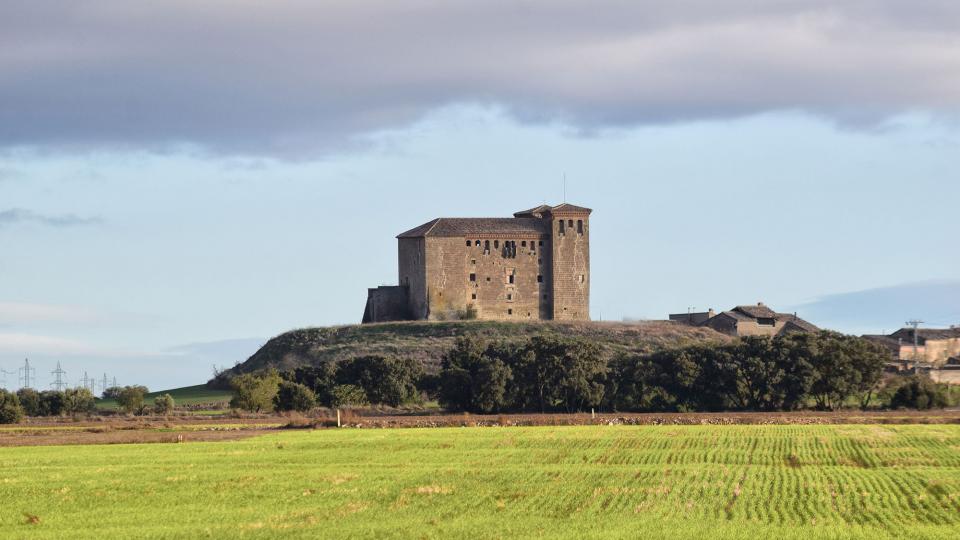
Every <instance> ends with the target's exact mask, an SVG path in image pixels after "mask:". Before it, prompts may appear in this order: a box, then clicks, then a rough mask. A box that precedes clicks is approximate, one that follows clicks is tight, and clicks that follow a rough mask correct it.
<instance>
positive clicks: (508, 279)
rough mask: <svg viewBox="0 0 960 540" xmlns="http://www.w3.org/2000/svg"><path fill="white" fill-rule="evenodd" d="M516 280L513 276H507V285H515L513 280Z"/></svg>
mask: <svg viewBox="0 0 960 540" xmlns="http://www.w3.org/2000/svg"><path fill="white" fill-rule="evenodd" d="M515 278H516V276H514V275H513V274H510V275H509V276H507V283H513V280H514V279H515Z"/></svg>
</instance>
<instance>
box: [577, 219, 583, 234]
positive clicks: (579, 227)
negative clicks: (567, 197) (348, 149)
mask: <svg viewBox="0 0 960 540" xmlns="http://www.w3.org/2000/svg"><path fill="white" fill-rule="evenodd" d="M577 234H583V220H582V219H578V220H577Z"/></svg>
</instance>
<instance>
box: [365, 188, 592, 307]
mask: <svg viewBox="0 0 960 540" xmlns="http://www.w3.org/2000/svg"><path fill="white" fill-rule="evenodd" d="M590 213H591V210H590V209H589V208H583V207H580V206H574V205H572V204H566V203H564V204H561V205H558V206H547V205H541V206H538V207H536V208H531V209H529V210H523V211H521V212H517V213H515V214H514V215H513V217H512V218H437V219H434V220H431V221H428V222H427V223H424V224H423V225H420V226H419V227H416V228H414V229H411V230H409V231H407V232H404V233H401V234H400V235H398V236H397V251H398V255H399V285H395V286H383V287H377V288H375V289H369V290H368V293H367V305H366V308H365V309H364V312H363V322H365V323H368V322H382V321H398V320H424V319H429V320H450V319H470V318H477V319H498V320H589V318H590Z"/></svg>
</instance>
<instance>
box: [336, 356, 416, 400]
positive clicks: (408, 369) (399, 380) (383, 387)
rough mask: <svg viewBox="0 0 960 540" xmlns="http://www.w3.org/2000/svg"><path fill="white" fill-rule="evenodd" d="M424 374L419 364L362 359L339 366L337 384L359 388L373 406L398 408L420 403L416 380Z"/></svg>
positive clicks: (379, 357)
mask: <svg viewBox="0 0 960 540" xmlns="http://www.w3.org/2000/svg"><path fill="white" fill-rule="evenodd" d="M421 374H422V368H421V366H420V363H419V362H417V361H416V360H412V359H406V358H404V359H401V358H393V357H386V356H361V357H359V358H353V359H351V360H347V361H346V362H343V363H341V364H340V365H339V366H337V383H338V384H340V385H344V384H348V385H357V386H360V387H361V388H363V391H364V394H366V399H367V401H369V402H370V403H373V404H384V405H389V406H391V407H397V406H399V405H401V404H403V403H405V402H409V401H416V400H417V398H418V397H419V392H418V391H417V380H418V379H419V378H420V376H421Z"/></svg>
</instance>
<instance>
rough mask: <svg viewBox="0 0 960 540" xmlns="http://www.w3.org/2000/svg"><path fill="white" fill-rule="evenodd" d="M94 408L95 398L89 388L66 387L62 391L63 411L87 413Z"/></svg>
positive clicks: (67, 412)
mask: <svg viewBox="0 0 960 540" xmlns="http://www.w3.org/2000/svg"><path fill="white" fill-rule="evenodd" d="M95 409H96V400H95V399H94V397H93V392H91V391H90V389H89V388H68V389H66V390H64V392H63V412H64V413H66V414H88V413H91V412H93V411H94V410H95Z"/></svg>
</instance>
